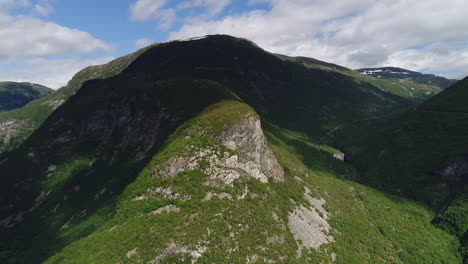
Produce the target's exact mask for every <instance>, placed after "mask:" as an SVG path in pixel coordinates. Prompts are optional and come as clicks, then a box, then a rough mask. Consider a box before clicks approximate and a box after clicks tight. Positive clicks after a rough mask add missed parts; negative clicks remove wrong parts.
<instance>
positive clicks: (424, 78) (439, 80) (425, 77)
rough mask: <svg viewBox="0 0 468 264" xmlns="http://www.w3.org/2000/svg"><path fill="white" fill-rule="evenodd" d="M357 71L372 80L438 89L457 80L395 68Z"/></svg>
mask: <svg viewBox="0 0 468 264" xmlns="http://www.w3.org/2000/svg"><path fill="white" fill-rule="evenodd" d="M357 71H358V72H360V73H362V74H365V75H368V76H372V77H374V78H379V79H388V80H394V81H409V82H411V83H414V84H421V85H426V86H432V87H435V88H439V89H445V88H447V87H449V86H451V85H452V84H454V83H456V82H457V80H452V79H447V78H444V77H441V76H436V75H434V74H424V73H420V72H415V71H410V70H406V69H402V68H396V67H382V68H363V69H358V70H357Z"/></svg>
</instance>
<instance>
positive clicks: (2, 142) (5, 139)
mask: <svg viewBox="0 0 468 264" xmlns="http://www.w3.org/2000/svg"><path fill="white" fill-rule="evenodd" d="M25 124H26V122H25V121H22V120H16V119H8V120H4V121H0V153H1V152H4V151H9V150H11V149H12V148H13V146H16V145H19V143H21V140H20V139H19V138H18V135H19V133H20V132H21V131H20V130H21V129H22V128H23V127H24V126H25Z"/></svg>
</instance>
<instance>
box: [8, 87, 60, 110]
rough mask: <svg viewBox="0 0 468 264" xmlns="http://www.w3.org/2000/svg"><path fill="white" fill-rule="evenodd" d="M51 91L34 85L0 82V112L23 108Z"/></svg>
mask: <svg viewBox="0 0 468 264" xmlns="http://www.w3.org/2000/svg"><path fill="white" fill-rule="evenodd" d="M53 91H54V90H52V89H50V88H47V87H45V86H42V85H39V84H34V83H26V82H22V83H20V82H0V112H4V111H10V110H13V109H16V108H20V107H23V106H25V105H27V104H28V103H29V102H31V101H33V100H36V99H39V98H41V97H44V96H46V95H48V94H50V93H52V92H53Z"/></svg>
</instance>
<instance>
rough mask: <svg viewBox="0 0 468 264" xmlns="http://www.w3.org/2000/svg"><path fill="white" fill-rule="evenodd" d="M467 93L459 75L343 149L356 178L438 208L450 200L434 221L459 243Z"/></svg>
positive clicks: (467, 145)
mask: <svg viewBox="0 0 468 264" xmlns="http://www.w3.org/2000/svg"><path fill="white" fill-rule="evenodd" d="M467 91H468V79H464V80H462V81H460V82H458V83H456V84H455V85H454V86H452V87H449V88H447V89H446V90H444V91H443V92H441V93H440V94H439V95H437V96H435V97H433V98H431V99H430V100H428V101H427V102H425V103H423V104H422V105H420V106H418V107H417V108H416V109H415V110H412V111H409V112H407V113H405V114H403V115H401V116H399V117H397V118H394V119H392V120H391V121H389V122H387V123H384V124H382V128H380V129H378V130H377V131H373V132H372V133H371V134H370V135H365V136H364V137H363V138H361V139H360V140H357V141H355V142H354V143H352V145H353V146H354V147H351V148H350V149H349V150H350V154H352V159H351V160H352V162H353V163H354V164H355V165H356V166H357V167H358V171H359V174H358V175H359V177H358V179H359V180H360V181H362V182H364V183H366V184H370V185H372V186H375V187H378V188H380V189H383V190H386V191H390V192H393V193H398V194H402V195H405V196H407V197H411V198H413V199H415V200H419V201H423V202H425V203H426V204H429V205H431V206H432V207H433V208H435V209H436V210H438V211H441V212H443V211H445V209H446V208H447V207H449V206H450V204H452V201H455V202H453V208H452V207H449V209H448V210H447V211H446V212H445V213H444V214H443V215H442V216H441V217H440V218H439V220H437V221H438V222H439V221H440V222H442V224H440V226H443V227H444V228H445V229H447V230H449V231H452V232H453V233H454V234H456V235H458V236H459V237H460V239H462V242H463V241H464V240H466V238H463V237H466V231H467V225H466V219H468V210H467V208H468V204H467V202H466V197H464V195H465V196H466V193H468V189H467V187H466V186H467V182H468V177H467V175H468V170H467V169H466V166H467V165H468V160H467V156H468V119H467V114H466V113H465V108H466V107H465V102H466V100H467V99H468V97H467V96H468V94H467ZM364 138H365V139H364ZM448 226H452V227H450V228H448ZM455 229H456V230H457V231H456V232H455V231H454V230H455ZM463 239H464V240H463ZM465 243H466V242H465Z"/></svg>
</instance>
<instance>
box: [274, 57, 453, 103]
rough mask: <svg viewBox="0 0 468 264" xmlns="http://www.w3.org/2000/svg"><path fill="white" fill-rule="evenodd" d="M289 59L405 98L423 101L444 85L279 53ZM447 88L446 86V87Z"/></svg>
mask: <svg viewBox="0 0 468 264" xmlns="http://www.w3.org/2000/svg"><path fill="white" fill-rule="evenodd" d="M278 56H279V57H281V58H283V59H286V60H288V61H293V62H296V63H299V64H302V65H304V66H306V67H308V68H313V69H320V70H325V71H333V72H338V73H341V74H343V75H347V76H350V77H351V78H353V79H354V80H355V81H356V82H357V83H359V84H366V83H367V84H371V85H372V86H374V87H376V88H378V89H379V90H381V91H384V92H388V93H391V94H394V95H397V96H400V97H403V98H407V99H410V100H414V101H416V102H422V101H424V100H426V99H428V98H430V97H432V96H434V95H435V94H437V93H439V92H440V91H442V89H443V88H442V87H440V86H437V85H431V84H427V83H417V82H414V81H413V80H410V79H391V78H388V79H386V78H375V77H373V76H369V75H366V74H362V73H360V72H358V71H355V70H351V69H348V68H345V67H342V66H339V65H336V64H331V63H327V62H323V61H319V60H316V59H312V58H305V57H288V56H283V55H278ZM444 88H445V87H444Z"/></svg>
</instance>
